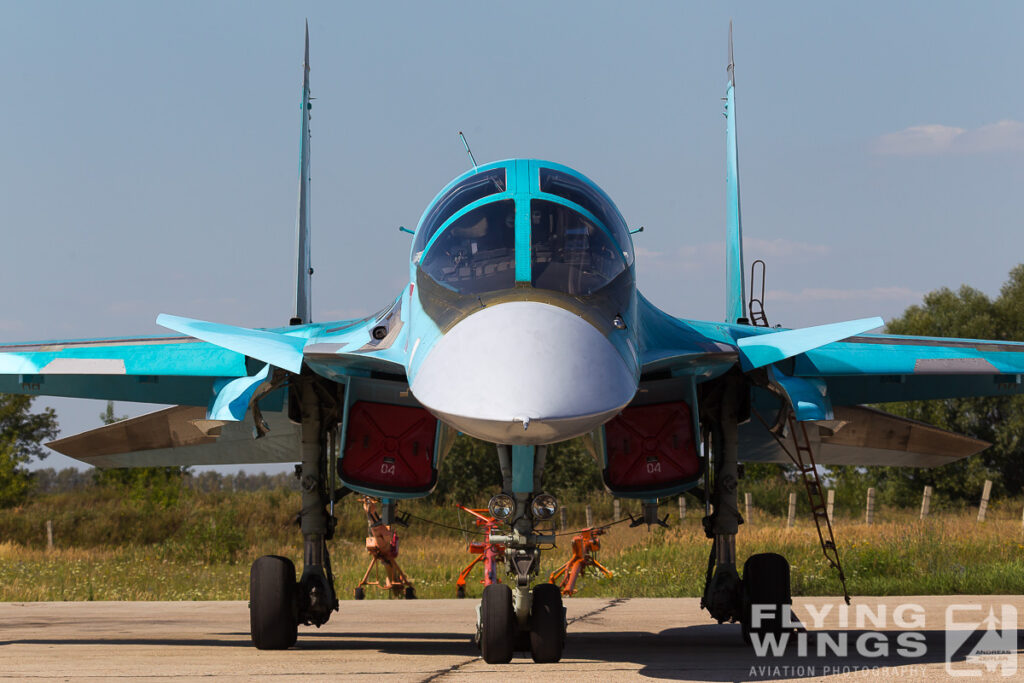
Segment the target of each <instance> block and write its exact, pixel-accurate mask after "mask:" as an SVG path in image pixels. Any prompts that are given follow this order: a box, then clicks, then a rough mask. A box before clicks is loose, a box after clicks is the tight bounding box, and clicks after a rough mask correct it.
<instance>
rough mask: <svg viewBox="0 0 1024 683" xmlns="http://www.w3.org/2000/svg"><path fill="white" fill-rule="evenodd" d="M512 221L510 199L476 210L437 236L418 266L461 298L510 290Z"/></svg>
mask: <svg viewBox="0 0 1024 683" xmlns="http://www.w3.org/2000/svg"><path fill="white" fill-rule="evenodd" d="M515 219H516V210H515V202H514V201H513V200H511V199H505V200H502V201H497V202H491V203H489V204H484V205H483V206H480V207H477V208H476V209H473V210H472V211H469V212H467V213H466V214H465V215H463V216H461V217H460V218H458V219H456V220H455V221H453V222H452V224H451V225H449V226H448V227H447V228H445V229H444V232H442V233H441V234H440V235H438V237H437V239H436V240H435V241H434V243H433V244H432V245H431V246H430V249H429V250H428V251H427V253H426V254H425V255H424V257H423V260H422V262H421V263H420V266H421V267H422V268H423V270H424V271H425V272H426V273H427V274H428V275H429V276H430V277H432V278H433V279H434V280H436V281H437V282H439V283H441V284H442V285H444V286H446V287H448V288H450V289H454V290H455V291H457V292H462V293H465V294H477V293H482V292H491V291H494V290H498V289H507V288H510V287H514V286H515V280H516V266H515V257H516V228H515V226H516V220H515Z"/></svg>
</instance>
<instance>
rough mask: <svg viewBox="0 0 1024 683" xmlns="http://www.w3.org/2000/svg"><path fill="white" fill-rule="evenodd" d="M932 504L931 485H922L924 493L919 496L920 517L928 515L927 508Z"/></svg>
mask: <svg viewBox="0 0 1024 683" xmlns="http://www.w3.org/2000/svg"><path fill="white" fill-rule="evenodd" d="M931 506H932V487H931V486H925V487H924V495H923V496H921V519H924V518H925V517H927V516H928V510H929V509H930V508H931Z"/></svg>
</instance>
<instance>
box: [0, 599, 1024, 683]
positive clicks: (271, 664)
mask: <svg viewBox="0 0 1024 683" xmlns="http://www.w3.org/2000/svg"><path fill="white" fill-rule="evenodd" d="M477 602H478V601H477V600H473V599H466V600H416V601H404V600H388V601H385V600H367V601H364V602H353V601H344V602H342V604H341V611H340V612H339V613H337V614H335V615H334V616H333V617H332V619H331V621H330V622H329V623H328V624H326V625H325V626H324V627H323V628H321V629H319V630H318V629H314V628H311V627H300V629H299V641H298V644H297V645H296V646H295V647H294V648H292V649H290V650H287V651H283V652H264V651H258V650H256V649H254V648H253V647H252V646H251V644H250V641H249V632H248V627H249V621H248V619H249V615H248V608H247V605H246V603H244V602H173V603H172V602H106V603H104V602H77V603H2V604H0V679H9V680H10V679H13V680H40V679H44V680H45V679H60V680H68V681H79V680H110V679H119V680H132V679H145V680H147V681H162V680H179V681H180V680H190V679H195V678H208V677H216V678H218V679H222V680H238V681H242V680H273V681H290V680H302V681H311V680H312V681H319V680H328V679H333V680H338V679H344V680H357V679H360V678H363V679H373V680H375V681H440V680H503V681H510V680H514V681H525V680H547V681H551V680H566V681H569V680H572V681H575V680H635V679H646V678H664V679H673V680H691V681H738V680H789V679H795V680H819V679H830V680H836V679H837V678H838V679H851V680H879V681H881V680H886V681H887V680H891V679H896V680H954V679H955V678H956V677H957V676H954V675H953V674H958V675H963V674H964V673H967V674H968V675H970V673H972V672H977V673H980V674H981V675H980V677H979V676H973V677H972V678H970V679H969V680H1013V679H1016V680H1021V678H1022V676H1024V674H1022V672H1024V669H1017V668H1016V667H1017V666H1018V665H1019V664H1024V662H1020V661H1019V660H1020V659H1021V657H1020V654H1021V652H1022V640H1021V638H1020V635H1019V634H1018V633H1017V632H1016V631H1015V630H1014V629H1016V626H1017V622H1019V621H1021V620H1024V598H1022V597H1021V596H955V597H931V596H930V597H885V598H855V600H854V605H853V607H851V608H848V611H845V615H846V619H845V621H844V619H843V615H844V610H843V609H842V600H841V599H836V598H798V599H797V600H796V603H795V606H794V612H795V614H796V616H797V618H798V619H799V620H800V621H801V622H803V624H804V626H806V629H807V630H806V631H805V632H804V634H803V635H802V636H801V635H799V632H796V633H794V634H793V635H792V636H791V638H792V639H793V641H792V642H791V643H790V644H789V647H787V648H786V650H785V651H784V653H782V654H780V655H777V656H776V655H773V654H771V653H770V652H769V653H767V654H765V655H764V656H758V654H757V653H756V652H755V651H754V650H753V649H752V648H751V647H750V646H747V645H744V644H743V642H742V639H741V636H740V627H739V626H738V625H736V624H724V625H717V624H714V623H709V620H708V617H707V613H706V612H702V611H701V610H700V607H699V603H698V601H697V600H696V599H691V598H681V599H616V600H608V599H598V598H581V599H569V600H567V601H566V604H567V608H568V619H569V636H568V640H567V644H566V648H565V656H564V658H563V660H562V661H561V662H560V663H558V664H545V665H540V664H534V663H533V661H532V660H531V659H530V658H529V655H528V654H524V653H518V654H517V656H516V658H515V659H513V660H512V663H511V664H505V665H489V664H486V663H485V662H484V661H483V660H482V659H480V657H479V652H478V651H477V649H476V647H475V646H474V645H473V644H472V642H471V640H470V634H471V633H472V631H473V625H474V623H475V618H476V616H475V614H476V605H477ZM825 610H828V613H827V614H824V615H823V614H822V612H823V611H825ZM990 610H991V614H992V616H991V617H990V616H989V612H990ZM1018 615H1019V618H1018ZM816 617H817V618H816ZM1011 617H1012V618H1013V622H1014V623H1012V624H1011V623H1010V618H1011ZM986 620H987V621H986ZM947 623H950V624H951V626H950V627H949V628H947V626H946V625H947ZM844 624H845V626H844ZM801 638H802V639H803V640H804V644H805V646H806V647H805V648H801V646H800V643H799V640H800V639H801ZM1000 639H1002V640H1000ZM1007 643H1009V647H1006V645H1007ZM821 647H824V648H825V649H824V650H823V651H822V652H819V651H818V648H821ZM1001 647H1002V649H1001ZM1003 650H1012V652H1010V654H1009V655H1004V654H1000V653H1001V652H1002V651H1003ZM837 651H839V652H840V654H836V652H837ZM843 652H845V654H843ZM901 652H902V654H901ZM947 652H949V653H950V655H949V656H950V657H951V659H952V661H951V663H950V664H947V661H946V659H947ZM908 653H909V654H910V655H911V656H904V655H907V654H908ZM947 667H949V668H948V669H947ZM1007 674H1009V676H1007Z"/></svg>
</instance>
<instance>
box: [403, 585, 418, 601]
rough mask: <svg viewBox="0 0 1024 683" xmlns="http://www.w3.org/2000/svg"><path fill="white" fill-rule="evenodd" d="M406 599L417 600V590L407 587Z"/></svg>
mask: <svg viewBox="0 0 1024 683" xmlns="http://www.w3.org/2000/svg"><path fill="white" fill-rule="evenodd" d="M405 599H406V600H415V599H416V589H415V588H414V587H412V586H406V587H405Z"/></svg>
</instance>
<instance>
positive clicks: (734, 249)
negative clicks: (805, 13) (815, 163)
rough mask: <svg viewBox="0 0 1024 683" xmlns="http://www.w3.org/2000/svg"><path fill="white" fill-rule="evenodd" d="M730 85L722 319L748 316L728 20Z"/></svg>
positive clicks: (727, 124) (728, 93)
mask: <svg viewBox="0 0 1024 683" xmlns="http://www.w3.org/2000/svg"><path fill="white" fill-rule="evenodd" d="M727 71H728V73H729V85H728V87H726V90H725V136H726V142H725V147H726V156H727V159H726V171H725V180H726V209H725V223H726V242H725V283H726V293H725V320H726V322H730V323H734V322H736V321H737V320H739V319H740V318H746V317H747V303H746V298H745V296H744V292H745V288H744V283H743V275H744V272H743V271H744V266H743V222H742V221H741V220H740V168H739V166H740V162H739V153H738V152H737V149H736V93H735V91H736V73H735V72H736V67H735V64H734V63H733V59H732V22H731V21H730V22H729V67H728V69H727Z"/></svg>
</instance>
